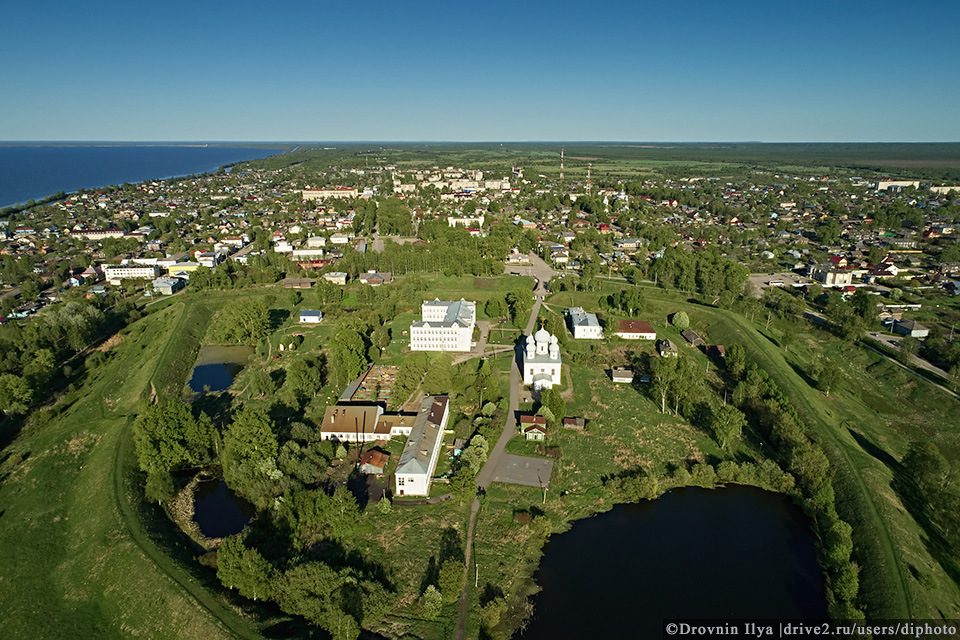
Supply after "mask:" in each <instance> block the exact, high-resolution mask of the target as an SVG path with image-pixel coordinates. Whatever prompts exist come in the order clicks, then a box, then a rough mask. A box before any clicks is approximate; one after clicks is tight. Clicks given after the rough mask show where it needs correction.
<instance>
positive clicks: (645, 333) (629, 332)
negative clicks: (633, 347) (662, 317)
mask: <svg viewBox="0 0 960 640" xmlns="http://www.w3.org/2000/svg"><path fill="white" fill-rule="evenodd" d="M617 335H618V336H620V337H621V338H623V339H624V340H656V339H657V332H656V330H655V329H654V328H653V327H652V326H651V325H650V323H649V322H647V321H646V320H621V321H620V325H619V330H618V331H617Z"/></svg>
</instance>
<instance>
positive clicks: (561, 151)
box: [560, 147, 563, 182]
mask: <svg viewBox="0 0 960 640" xmlns="http://www.w3.org/2000/svg"><path fill="white" fill-rule="evenodd" d="M560 182H563V147H560Z"/></svg>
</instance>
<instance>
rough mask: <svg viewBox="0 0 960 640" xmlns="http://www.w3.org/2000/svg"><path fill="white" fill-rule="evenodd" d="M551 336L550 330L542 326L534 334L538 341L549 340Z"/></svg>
mask: <svg viewBox="0 0 960 640" xmlns="http://www.w3.org/2000/svg"><path fill="white" fill-rule="evenodd" d="M550 338H551V335H550V332H549V331H547V330H546V329H544V328H543V327H540V331H537V332H536V333H535V334H533V339H534V340H536V341H537V342H549V341H550Z"/></svg>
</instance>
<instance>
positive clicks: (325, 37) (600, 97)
mask: <svg viewBox="0 0 960 640" xmlns="http://www.w3.org/2000/svg"><path fill="white" fill-rule="evenodd" d="M347 4H348V3H345V2H316V1H313V2H298V1H296V0H294V1H286V2H285V1H280V2H272V3H270V2H262V1H261V2H247V1H245V0H238V1H236V2H231V3H219V2H218V3H213V2H206V1H205V0H196V1H194V2H189V3H188V2H180V1H178V0H173V1H171V2H164V3H153V4H146V3H139V2H129V0H126V1H124V2H103V1H96V0H93V1H92V2H87V3H77V2H62V1H61V2H54V1H49V0H36V1H34V2H29V3H28V2H20V3H18V4H17V5H15V6H14V5H13V3H7V6H6V7H5V8H4V11H3V14H4V17H3V24H4V34H5V38H4V39H5V43H4V47H3V48H2V51H0V87H2V88H3V94H4V99H3V100H2V101H0V140H118V141H128V140H157V141H161V140H211V141H212V140H270V141H273V140H295V141H303V140H318V141H319V140H337V141H347V140H466V141H487V140H491V141H507V140H633V141H743V140H759V141H769V142H774V141H785V142H790V141H904V142H910V141H934V142H956V141H960V38H958V37H957V36H956V25H957V24H958V22H960V3H958V2H956V1H954V0H951V1H943V2H930V1H928V2H923V1H922V0H921V1H920V2H917V3H913V4H907V3H903V2H897V3H893V2H886V1H877V2H869V3H867V2H844V1H842V0H841V1H835V2H819V1H814V2H806V3H782V2H776V1H771V2H756V1H738V0H727V1H721V0H712V1H701V2H692V1H683V0H678V1H677V2H671V3H666V2H663V3H652V2H647V1H645V0H637V1H634V2H609V1H606V0H599V1H596V2H567V1H565V0H558V1H555V2H550V3H547V2H541V3H530V2H522V1H520V2H516V1H515V2H500V1H493V2H473V3H461V2H449V1H447V2H432V1H424V2H418V1H414V2H409V3H400V2H396V1H393V2H380V1H377V0H368V1H367V2H365V3H363V4H362V6H359V7H350V6H347Z"/></svg>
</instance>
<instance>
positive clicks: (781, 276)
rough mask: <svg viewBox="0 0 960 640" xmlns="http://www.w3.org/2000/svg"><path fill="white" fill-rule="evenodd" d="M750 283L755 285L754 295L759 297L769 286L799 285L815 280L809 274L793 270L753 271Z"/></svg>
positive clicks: (811, 282)
mask: <svg viewBox="0 0 960 640" xmlns="http://www.w3.org/2000/svg"><path fill="white" fill-rule="evenodd" d="M771 283H774V284H771ZM750 284H751V285H753V292H754V295H756V296H757V297H758V298H759V297H760V296H761V295H762V294H763V291H764V289H766V288H768V287H799V286H801V285H805V284H813V280H811V279H810V278H808V277H807V276H801V275H797V274H796V273H793V272H792V271H780V272H772V273H751V274H750Z"/></svg>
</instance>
